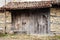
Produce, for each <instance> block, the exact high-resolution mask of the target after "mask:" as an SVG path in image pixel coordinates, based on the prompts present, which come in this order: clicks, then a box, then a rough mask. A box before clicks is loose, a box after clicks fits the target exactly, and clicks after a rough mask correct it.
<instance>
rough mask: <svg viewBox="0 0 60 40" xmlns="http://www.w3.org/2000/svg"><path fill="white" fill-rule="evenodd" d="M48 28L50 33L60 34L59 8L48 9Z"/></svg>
mask: <svg viewBox="0 0 60 40" xmlns="http://www.w3.org/2000/svg"><path fill="white" fill-rule="evenodd" d="M50 28H51V31H52V32H57V33H60V8H51V9H50Z"/></svg>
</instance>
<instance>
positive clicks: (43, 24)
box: [12, 10, 49, 34]
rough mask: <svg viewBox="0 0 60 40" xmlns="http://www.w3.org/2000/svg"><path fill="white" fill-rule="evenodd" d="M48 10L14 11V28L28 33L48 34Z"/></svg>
mask: <svg viewBox="0 0 60 40" xmlns="http://www.w3.org/2000/svg"><path fill="white" fill-rule="evenodd" d="M48 12H49V11H47V10H45V11H43V10H41V11H40V10H35V11H31V10H30V11H26V12H23V11H22V12H12V17H13V21H12V22H13V29H14V30H18V31H20V32H24V33H27V34H46V33H48V32H49V27H48V18H49V17H48Z"/></svg>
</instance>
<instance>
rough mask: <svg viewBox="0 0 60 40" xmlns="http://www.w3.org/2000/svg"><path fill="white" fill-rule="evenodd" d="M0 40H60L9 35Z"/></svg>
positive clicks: (47, 37)
mask: <svg viewBox="0 0 60 40" xmlns="http://www.w3.org/2000/svg"><path fill="white" fill-rule="evenodd" d="M0 40H60V39H56V37H49V36H44V37H43V36H42V37H41V36H35V35H34V36H32V35H8V36H4V37H0Z"/></svg>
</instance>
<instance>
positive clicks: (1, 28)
mask: <svg viewBox="0 0 60 40" xmlns="http://www.w3.org/2000/svg"><path fill="white" fill-rule="evenodd" d="M10 27H11V13H10V12H8V11H7V12H0V32H3V33H5V32H7V33H8V32H9V31H10ZM5 28H6V29H5Z"/></svg>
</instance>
